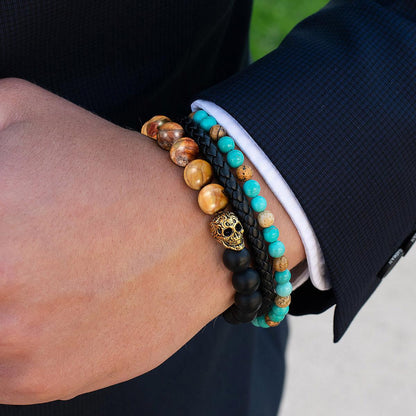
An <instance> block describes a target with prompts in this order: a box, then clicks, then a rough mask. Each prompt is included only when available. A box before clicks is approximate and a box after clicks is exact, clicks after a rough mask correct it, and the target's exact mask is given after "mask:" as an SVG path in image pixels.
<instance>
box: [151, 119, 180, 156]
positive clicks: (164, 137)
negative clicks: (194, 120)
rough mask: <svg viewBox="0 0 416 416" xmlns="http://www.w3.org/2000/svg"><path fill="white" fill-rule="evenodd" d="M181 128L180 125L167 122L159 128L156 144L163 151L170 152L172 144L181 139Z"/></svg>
mask: <svg viewBox="0 0 416 416" xmlns="http://www.w3.org/2000/svg"><path fill="white" fill-rule="evenodd" d="M183 134H184V132H183V128H182V126H181V125H180V124H178V123H174V122H172V121H169V122H168V123H164V124H162V125H161V126H160V127H159V131H158V133H157V144H158V145H159V146H160V147H161V148H162V149H164V150H170V148H171V147H172V145H173V143H175V142H176V141H177V140H179V139H181V138H182V137H183Z"/></svg>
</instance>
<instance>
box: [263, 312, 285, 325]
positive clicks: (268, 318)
mask: <svg viewBox="0 0 416 416" xmlns="http://www.w3.org/2000/svg"><path fill="white" fill-rule="evenodd" d="M264 320H265V322H266V324H267V326H269V327H270V328H274V327H276V326H278V325H280V322H281V321H280V322H275V321H272V320H271V319H270V317H269V315H266V316H265V318H264Z"/></svg>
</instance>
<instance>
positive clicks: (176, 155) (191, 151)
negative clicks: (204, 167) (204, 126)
mask: <svg viewBox="0 0 416 416" xmlns="http://www.w3.org/2000/svg"><path fill="white" fill-rule="evenodd" d="M198 153H199V147H198V145H197V144H196V142H195V140H193V139H191V138H189V137H183V138H182V139H179V140H178V141H176V142H175V143H173V145H172V147H171V148H170V158H171V160H172V162H173V163H174V164H175V165H178V166H181V167H185V166H186V165H187V164H188V163H189V162H191V161H192V160H194V159H196V158H197V156H198Z"/></svg>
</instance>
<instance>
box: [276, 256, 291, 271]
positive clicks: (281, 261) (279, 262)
mask: <svg viewBox="0 0 416 416" xmlns="http://www.w3.org/2000/svg"><path fill="white" fill-rule="evenodd" d="M288 267H289V261H288V260H287V258H286V256H281V257H278V258H277V259H274V260H273V269H274V270H275V271H276V272H283V270H286V269H287V268H288Z"/></svg>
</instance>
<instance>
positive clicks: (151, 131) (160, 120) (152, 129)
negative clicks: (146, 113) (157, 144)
mask: <svg viewBox="0 0 416 416" xmlns="http://www.w3.org/2000/svg"><path fill="white" fill-rule="evenodd" d="M169 121H170V118H168V117H166V116H154V117H152V118H151V119H150V120H149V121H146V123H144V124H143V126H142V129H141V131H140V132H141V133H142V134H144V135H145V136H148V137H151V138H152V139H155V140H156V139H157V133H158V131H159V127H160V126H162V125H163V124H165V123H167V122H169Z"/></svg>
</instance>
